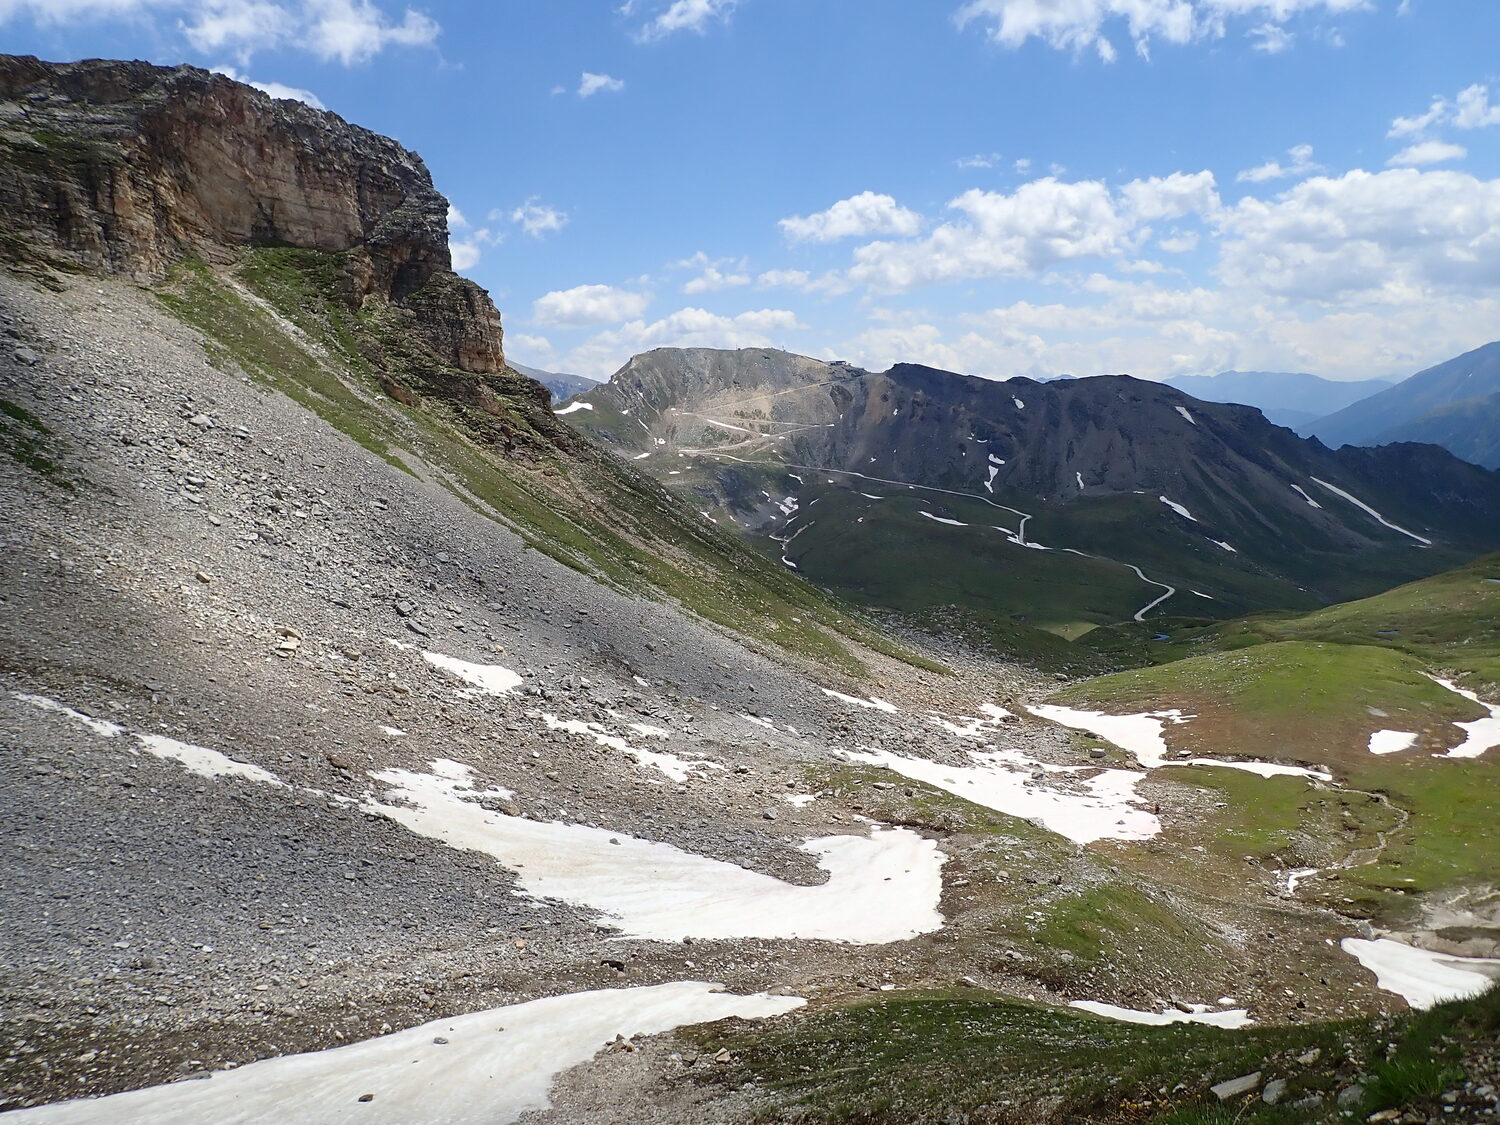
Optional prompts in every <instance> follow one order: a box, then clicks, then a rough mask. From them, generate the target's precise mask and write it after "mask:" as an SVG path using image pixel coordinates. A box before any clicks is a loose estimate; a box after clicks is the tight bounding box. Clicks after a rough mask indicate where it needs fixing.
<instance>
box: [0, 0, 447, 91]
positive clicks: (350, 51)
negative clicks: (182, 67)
mask: <svg viewBox="0 0 1500 1125" xmlns="http://www.w3.org/2000/svg"><path fill="white" fill-rule="evenodd" d="M153 15H160V16H163V17H167V19H168V20H170V26H172V27H173V28H174V29H175V30H177V31H179V32H180V33H181V34H182V35H183V36H184V37H185V38H186V39H187V41H188V43H189V44H191V45H192V46H193V47H194V48H196V49H197V50H199V51H204V52H225V53H227V54H230V55H232V56H233V57H234V58H235V59H236V60H238V61H239V62H240V64H241V65H242V66H243V65H245V64H246V63H247V62H248V61H249V59H250V58H251V57H252V56H253V55H254V54H255V53H256V52H257V51H263V50H268V49H271V48H278V47H280V48H297V49H302V50H307V51H311V52H312V53H313V54H315V55H317V56H318V57H319V58H323V59H329V60H337V61H338V62H341V63H343V64H344V65H345V66H352V65H354V64H356V63H362V62H366V61H368V60H369V59H371V58H373V57H374V56H375V55H377V54H379V53H380V52H381V51H383V50H385V48H387V47H426V46H431V45H432V44H433V43H434V42H436V40H437V37H438V35H439V34H440V33H441V31H442V28H441V27H440V26H439V25H438V23H437V21H435V20H433V19H432V18H431V17H430V16H427V15H425V14H423V13H421V12H418V11H415V10H413V9H411V8H407V9H405V10H404V11H403V12H402V14H401V16H400V17H399V18H396V17H395V16H393V15H391V14H389V13H388V12H387V11H386V10H385V9H384V8H382V7H380V6H379V5H378V4H376V3H375V2H374V0H4V2H0V23H5V22H8V21H9V20H10V19H14V18H25V19H29V20H31V21H32V22H34V23H37V24H40V25H46V26H55V25H62V24H69V23H76V22H80V21H84V20H101V19H122V18H141V17H149V16H153ZM164 22H165V21H164ZM303 100H305V99H303Z"/></svg>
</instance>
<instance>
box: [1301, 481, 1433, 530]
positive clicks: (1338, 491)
mask: <svg viewBox="0 0 1500 1125" xmlns="http://www.w3.org/2000/svg"><path fill="white" fill-rule="evenodd" d="M1312 481H1313V483H1314V484H1321V485H1322V486H1323V487H1324V488H1326V489H1328V491H1329V492H1331V493H1333V494H1334V495H1335V496H1342V497H1343V498H1344V499H1345V500H1347V501H1349V503H1351V504H1353V505H1354V506H1355V507H1356V508H1358V509H1359V510H1360V511H1362V512H1365V513H1366V514H1367V515H1371V516H1374V517H1375V519H1376V520H1377V521H1378V522H1379V523H1383V524H1384V525H1385V526H1386V527H1388V528H1390V529H1391V530H1392V531H1399V532H1400V533H1401V534H1402V535H1405V536H1406V537H1407V538H1408V539H1415V540H1416V541H1417V542H1418V543H1420V544H1422V546H1424V547H1431V546H1432V540H1431V539H1426V538H1423V537H1422V536H1420V535H1418V534H1417V533H1416V532H1414V531H1407V530H1406V528H1404V527H1402V526H1401V525H1400V524H1397V523H1392V522H1391V521H1390V520H1388V519H1386V518H1385V517H1384V516H1382V515H1381V514H1380V513H1379V512H1377V511H1376V510H1375V509H1374V508H1372V507H1370V505H1368V504H1366V503H1365V502H1364V501H1363V500H1360V499H1357V498H1356V497H1353V496H1350V495H1349V493H1347V492H1345V491H1344V490H1343V489H1342V488H1340V487H1338V485H1335V484H1329V483H1328V482H1327V481H1326V480H1320V479H1319V478H1317V477H1313V478H1312Z"/></svg>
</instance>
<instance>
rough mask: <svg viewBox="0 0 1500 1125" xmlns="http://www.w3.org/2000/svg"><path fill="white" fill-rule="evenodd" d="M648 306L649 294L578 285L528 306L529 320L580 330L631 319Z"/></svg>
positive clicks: (649, 301)
mask: <svg viewBox="0 0 1500 1125" xmlns="http://www.w3.org/2000/svg"><path fill="white" fill-rule="evenodd" d="M650 304H651V294H649V293H638V292H634V291H632V290H629V289H616V288H615V287H614V286H612V285H577V286H574V287H573V288H572V289H559V290H553V291H552V292H551V293H548V294H546V295H544V296H541V297H538V298H537V299H536V300H535V301H533V302H532V305H531V319H532V320H534V321H535V322H536V323H537V324H543V325H547V326H549V327H557V328H581V327H586V326H588V325H592V324H609V323H611V322H616V321H621V320H630V319H631V318H632V317H638V316H640V315H641V314H642V313H643V312H645V311H646V308H647V306H648V305H650Z"/></svg>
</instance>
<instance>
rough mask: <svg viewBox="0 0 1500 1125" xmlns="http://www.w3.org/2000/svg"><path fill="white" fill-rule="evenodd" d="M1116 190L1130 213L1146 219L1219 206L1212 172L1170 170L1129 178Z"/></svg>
mask: <svg viewBox="0 0 1500 1125" xmlns="http://www.w3.org/2000/svg"><path fill="white" fill-rule="evenodd" d="M1120 194H1121V195H1122V196H1123V197H1124V199H1125V202H1126V204H1127V205H1128V207H1129V210H1130V212H1131V214H1133V215H1134V217H1135V218H1136V219H1139V220H1140V221H1142V222H1147V223H1150V222H1155V221H1156V220H1158V219H1180V218H1182V217H1183V216H1184V215H1192V214H1199V215H1212V214H1213V213H1214V212H1215V211H1217V210H1218V209H1219V193H1218V192H1217V191H1216V190H1215V188H1214V174H1213V173H1212V172H1191V173H1189V172H1173V173H1172V174H1171V175H1170V176H1152V177H1151V178H1150V179H1146V180H1132V181H1131V182H1130V183H1128V184H1126V185H1125V186H1124V187H1122V188H1121V189H1120Z"/></svg>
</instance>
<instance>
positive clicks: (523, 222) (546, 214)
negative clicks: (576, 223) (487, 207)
mask: <svg viewBox="0 0 1500 1125" xmlns="http://www.w3.org/2000/svg"><path fill="white" fill-rule="evenodd" d="M503 215H504V213H503V212H497V211H492V212H490V218H492V219H499V218H501V217H502V216H503ZM504 217H508V218H509V219H510V221H511V222H513V223H516V224H517V225H519V226H520V228H521V229H522V230H523V231H525V232H526V233H527V234H529V235H531V237H532V238H545V237H546V236H547V235H549V234H556V233H557V232H558V231H560V230H562V229H563V227H565V226H567V225H568V214H567V212H566V211H559V210H558V209H557V208H556V207H551V206H549V205H547V204H545V203H543V202H541V201H540V200H538V199H537V198H535V197H532V198H531V199H528V200H527V201H526V202H525V203H523V204H521V205H520V206H519V207H517V208H515V209H514V210H512V211H511V212H510V214H509V215H508V216H504Z"/></svg>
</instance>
